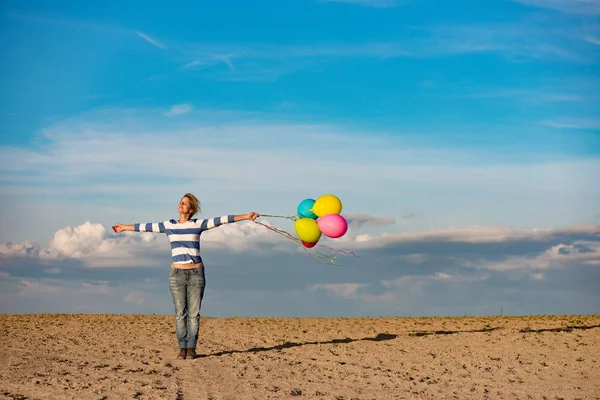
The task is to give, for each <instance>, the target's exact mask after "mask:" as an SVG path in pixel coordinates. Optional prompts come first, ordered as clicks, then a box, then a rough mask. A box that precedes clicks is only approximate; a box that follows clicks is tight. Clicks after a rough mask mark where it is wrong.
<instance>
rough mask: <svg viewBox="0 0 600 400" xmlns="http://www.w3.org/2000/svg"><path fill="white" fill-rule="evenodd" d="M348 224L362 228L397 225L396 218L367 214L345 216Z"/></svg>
mask: <svg viewBox="0 0 600 400" xmlns="http://www.w3.org/2000/svg"><path fill="white" fill-rule="evenodd" d="M345 217H346V220H347V221H348V224H350V225H355V226H357V227H361V226H363V225H393V224H395V223H396V219H395V218H394V217H374V216H371V215H366V214H348V215H345Z"/></svg>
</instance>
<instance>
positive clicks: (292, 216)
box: [260, 214, 298, 221]
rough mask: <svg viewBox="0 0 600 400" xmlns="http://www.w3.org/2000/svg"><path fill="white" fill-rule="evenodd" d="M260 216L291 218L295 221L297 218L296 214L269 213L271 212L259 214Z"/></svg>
mask: <svg viewBox="0 0 600 400" xmlns="http://www.w3.org/2000/svg"><path fill="white" fill-rule="evenodd" d="M260 216H261V217H271V218H284V219H291V220H292V221H295V220H297V219H298V216H297V215H290V216H286V215H271V214H260Z"/></svg>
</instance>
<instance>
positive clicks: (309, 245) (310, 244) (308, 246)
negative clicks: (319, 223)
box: [302, 240, 317, 249]
mask: <svg viewBox="0 0 600 400" xmlns="http://www.w3.org/2000/svg"><path fill="white" fill-rule="evenodd" d="M302 244H303V245H304V247H307V248H309V249H310V248H311V247H315V245H316V244H317V243H316V242H315V243H307V242H305V241H304V240H303V241H302Z"/></svg>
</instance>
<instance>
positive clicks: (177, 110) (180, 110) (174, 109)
mask: <svg viewBox="0 0 600 400" xmlns="http://www.w3.org/2000/svg"><path fill="white" fill-rule="evenodd" d="M193 108H194V107H193V106H192V105H190V104H175V105H173V106H171V108H170V109H169V111H167V112H166V113H165V115H166V116H167V117H176V116H178V115H183V114H186V113H188V112H190V111H192V109H193Z"/></svg>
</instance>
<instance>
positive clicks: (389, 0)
mask: <svg viewBox="0 0 600 400" xmlns="http://www.w3.org/2000/svg"><path fill="white" fill-rule="evenodd" d="M319 2H321V3H349V4H358V5H361V6H365V7H375V8H390V7H396V6H398V5H399V4H400V1H399V0H319Z"/></svg>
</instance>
